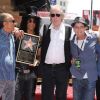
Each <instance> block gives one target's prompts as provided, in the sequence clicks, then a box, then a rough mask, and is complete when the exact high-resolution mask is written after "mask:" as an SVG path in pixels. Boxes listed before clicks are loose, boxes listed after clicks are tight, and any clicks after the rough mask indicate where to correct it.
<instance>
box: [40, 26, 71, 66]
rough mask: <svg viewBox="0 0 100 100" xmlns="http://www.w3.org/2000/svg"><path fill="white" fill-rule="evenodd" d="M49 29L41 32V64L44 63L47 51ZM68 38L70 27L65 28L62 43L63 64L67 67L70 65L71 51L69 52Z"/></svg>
mask: <svg viewBox="0 0 100 100" xmlns="http://www.w3.org/2000/svg"><path fill="white" fill-rule="evenodd" d="M50 33H51V32H50V29H48V30H47V31H46V33H45V32H43V38H42V44H41V62H40V63H41V64H43V63H44V61H45V57H46V53H47V49H48V46H49V43H50ZM70 36H71V27H70V26H65V42H64V53H65V63H66V65H67V67H70V65H71V51H70Z"/></svg>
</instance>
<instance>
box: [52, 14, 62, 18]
mask: <svg viewBox="0 0 100 100" xmlns="http://www.w3.org/2000/svg"><path fill="white" fill-rule="evenodd" d="M50 16H51V17H55V16H56V17H60V16H61V14H50Z"/></svg>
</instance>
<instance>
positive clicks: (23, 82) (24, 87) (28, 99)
mask: <svg viewBox="0 0 100 100" xmlns="http://www.w3.org/2000/svg"><path fill="white" fill-rule="evenodd" d="M16 78H17V79H16V91H15V100H34V96H35V88H36V75H35V73H34V72H33V73H28V74H23V73H18V75H17V77H16ZM22 98H24V99H22Z"/></svg>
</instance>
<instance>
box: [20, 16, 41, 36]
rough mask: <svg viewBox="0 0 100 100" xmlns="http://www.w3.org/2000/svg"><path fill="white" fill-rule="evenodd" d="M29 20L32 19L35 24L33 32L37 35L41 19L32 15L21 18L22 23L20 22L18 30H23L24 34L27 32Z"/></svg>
mask: <svg viewBox="0 0 100 100" xmlns="http://www.w3.org/2000/svg"><path fill="white" fill-rule="evenodd" d="M30 19H34V23H35V24H36V27H35V30H34V32H35V33H36V35H39V29H40V21H41V19H40V17H38V16H32V15H26V16H22V21H21V24H20V29H21V30H23V31H24V32H27V22H28V20H30Z"/></svg>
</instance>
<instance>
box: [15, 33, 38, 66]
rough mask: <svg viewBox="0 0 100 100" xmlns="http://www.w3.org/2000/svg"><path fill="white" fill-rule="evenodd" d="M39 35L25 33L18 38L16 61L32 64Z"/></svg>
mask: <svg viewBox="0 0 100 100" xmlns="http://www.w3.org/2000/svg"><path fill="white" fill-rule="evenodd" d="M39 41H40V37H39V36H36V35H30V34H28V33H25V34H24V36H23V38H22V39H21V40H20V43H19V47H18V52H17V57H16V62H19V63H24V64H34V60H35V59H36V55H37V50H38V46H39Z"/></svg>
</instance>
